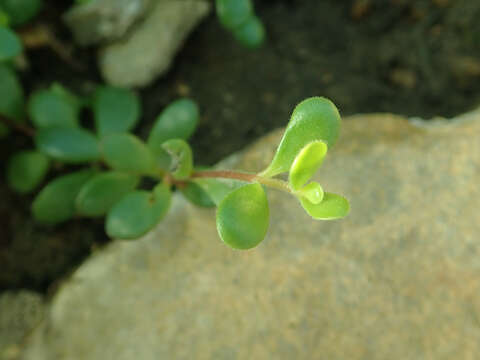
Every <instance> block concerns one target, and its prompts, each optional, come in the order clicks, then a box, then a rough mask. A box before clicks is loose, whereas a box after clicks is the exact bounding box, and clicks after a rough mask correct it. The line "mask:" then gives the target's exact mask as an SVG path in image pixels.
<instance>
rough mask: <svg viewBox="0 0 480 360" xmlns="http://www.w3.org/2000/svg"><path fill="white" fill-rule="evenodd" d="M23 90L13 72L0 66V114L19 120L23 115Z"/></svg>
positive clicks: (5, 66) (6, 67)
mask: <svg viewBox="0 0 480 360" xmlns="http://www.w3.org/2000/svg"><path fill="white" fill-rule="evenodd" d="M24 102H25V99H24V95H23V89H22V86H21V85H20V82H19V81H18V78H17V75H16V74H15V72H14V71H13V70H12V69H11V68H10V67H8V66H7V65H4V64H0V114H2V115H5V116H7V117H9V118H12V119H15V120H20V119H22V118H23V115H24V108H25V105H24Z"/></svg>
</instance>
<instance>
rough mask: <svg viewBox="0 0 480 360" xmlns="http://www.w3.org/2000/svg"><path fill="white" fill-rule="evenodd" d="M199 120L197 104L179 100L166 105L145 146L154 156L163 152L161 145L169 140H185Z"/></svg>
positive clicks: (187, 100) (188, 100)
mask: <svg viewBox="0 0 480 360" xmlns="http://www.w3.org/2000/svg"><path fill="white" fill-rule="evenodd" d="M198 120H199V110H198V106H197V104H196V103H195V102H194V101H192V100H190V99H180V100H176V101H174V102H172V103H171V104H170V105H168V106H167V107H166V108H165V109H164V110H163V111H162V113H161V114H160V115H159V116H158V117H157V119H156V120H155V124H154V125H153V128H152V131H151V132H150V135H149V137H148V141H147V144H148V146H149V147H150V149H152V151H153V152H154V153H155V154H158V153H162V152H165V151H164V150H163V148H162V144H163V143H164V142H165V141H167V140H170V139H184V140H187V139H188V138H189V137H190V136H191V135H192V134H193V132H194V131H195V128H196V127H197V124H198Z"/></svg>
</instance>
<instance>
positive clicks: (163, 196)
mask: <svg viewBox="0 0 480 360" xmlns="http://www.w3.org/2000/svg"><path fill="white" fill-rule="evenodd" d="M170 197H171V195H170V190H169V188H168V187H167V186H166V185H164V184H159V185H157V186H156V187H155V189H154V190H153V192H148V191H144V190H137V191H134V192H131V193H130V194H127V195H126V196H125V197H123V198H122V199H121V200H120V201H119V202H118V203H116V204H115V205H114V206H113V208H112V209H111V210H110V211H109V213H108V215H107V219H106V222H105V229H106V232H107V234H108V236H110V237H112V238H117V239H136V238H138V237H140V236H142V235H144V234H146V233H147V232H148V231H149V230H151V229H152V228H153V227H154V226H155V225H156V224H157V223H158V222H159V221H160V220H161V219H162V218H163V217H164V216H165V214H166V212H167V210H168V208H169V206H170Z"/></svg>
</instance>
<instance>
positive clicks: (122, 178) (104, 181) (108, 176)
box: [75, 171, 139, 216]
mask: <svg viewBox="0 0 480 360" xmlns="http://www.w3.org/2000/svg"><path fill="white" fill-rule="evenodd" d="M138 182H139V178H138V177H137V176H134V175H130V174H125V173H121V172H116V171H109V172H105V173H102V174H98V175H95V176H93V177H92V178H91V179H90V180H88V181H87V182H86V183H85V184H84V185H83V186H82V189H81V190H80V192H79V193H78V196H77V198H76V200H75V205H76V208H77V211H78V213H79V214H81V215H85V216H101V215H104V214H106V213H107V212H108V210H110V209H111V208H112V206H113V205H115V203H117V202H118V201H119V200H120V199H121V198H122V197H124V196H125V195H126V194H128V193H129V192H131V191H132V190H134V189H135V187H136V186H137V185H138Z"/></svg>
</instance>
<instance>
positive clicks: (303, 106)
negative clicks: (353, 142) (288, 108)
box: [261, 97, 340, 177]
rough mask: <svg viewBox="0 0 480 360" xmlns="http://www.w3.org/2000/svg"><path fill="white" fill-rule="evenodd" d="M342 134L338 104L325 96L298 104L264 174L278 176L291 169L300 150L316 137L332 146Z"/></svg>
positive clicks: (329, 146)
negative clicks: (336, 105)
mask: <svg viewBox="0 0 480 360" xmlns="http://www.w3.org/2000/svg"><path fill="white" fill-rule="evenodd" d="M339 133H340V114H339V113H338V110H337V108H336V107H335V105H334V104H333V103H332V102H331V101H330V100H328V99H326V98H323V97H312V98H309V99H306V100H304V101H302V102H301V103H300V104H298V105H297V106H296V107H295V110H294V111H293V113H292V116H291V118H290V122H289V123H288V126H287V128H286V130H285V133H284V134H283V138H282V140H281V141H280V145H279V146H278V149H277V152H276V154H275V156H274V158H273V160H272V162H271V164H270V165H269V166H268V168H267V169H265V170H264V171H263V172H262V173H261V175H262V176H269V177H270V176H275V175H277V174H280V173H282V172H286V171H288V170H289V169H290V166H291V165H292V163H293V161H294V160H295V157H296V156H297V154H298V152H299V151H300V150H301V149H302V148H303V147H304V146H305V145H307V144H308V143H310V142H312V141H315V140H322V141H324V142H325V143H326V144H327V146H328V148H329V149H330V148H331V147H332V146H333V145H334V144H335V142H336V140H337V138H338V135H339Z"/></svg>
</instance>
